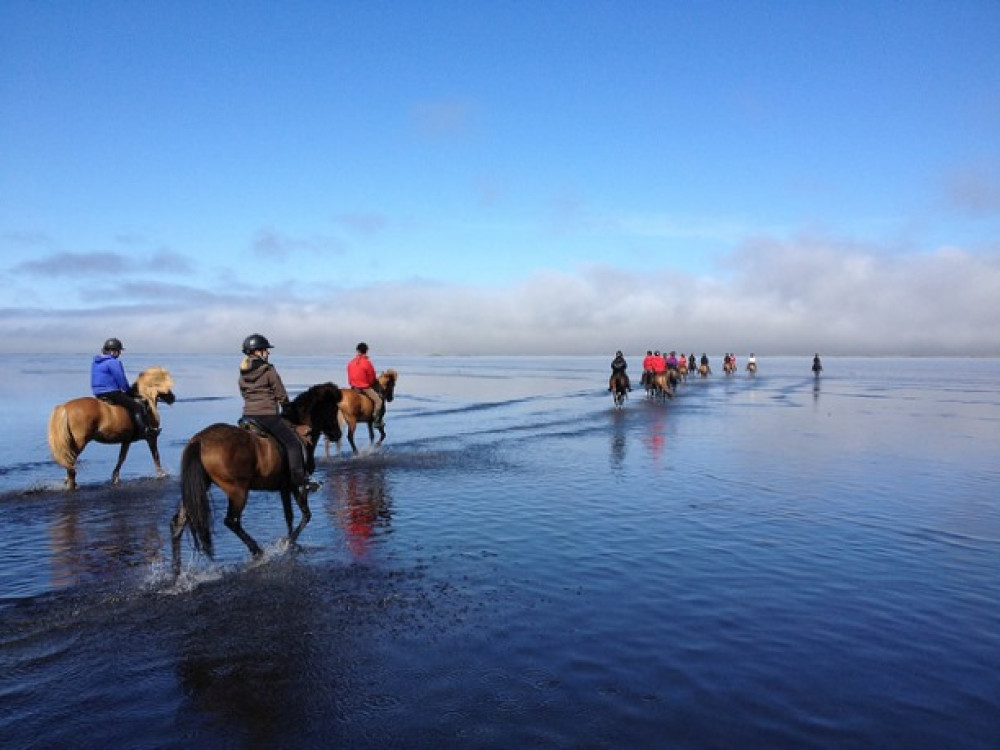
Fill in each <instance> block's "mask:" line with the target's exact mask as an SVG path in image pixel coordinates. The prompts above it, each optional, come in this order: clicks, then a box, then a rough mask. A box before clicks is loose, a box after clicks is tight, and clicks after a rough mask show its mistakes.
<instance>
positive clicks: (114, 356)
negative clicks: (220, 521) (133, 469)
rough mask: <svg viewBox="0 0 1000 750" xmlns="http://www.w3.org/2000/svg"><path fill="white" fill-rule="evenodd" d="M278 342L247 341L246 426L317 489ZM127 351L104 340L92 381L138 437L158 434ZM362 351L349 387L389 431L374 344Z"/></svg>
mask: <svg viewBox="0 0 1000 750" xmlns="http://www.w3.org/2000/svg"><path fill="white" fill-rule="evenodd" d="M273 348H274V346H273V345H272V344H271V342H270V341H268V340H267V337H266V336H264V335H262V334H259V333H254V334H251V335H250V336H247V337H246V338H245V339H244V340H243V347H242V350H243V355H244V357H243V359H242V361H241V362H240V366H239V388H240V394H241V395H242V396H243V415H242V417H241V419H240V426H242V427H247V428H248V429H254V428H256V429H257V431H259V432H262V433H264V434H267V435H271V436H272V437H274V438H275V439H276V440H277V441H278V442H279V443H280V444H281V446H282V447H283V448H284V450H285V454H286V456H287V460H288V468H289V473H290V475H291V483H292V485H293V487H295V488H296V490H297V491H299V492H303V493H309V492H315V491H316V490H317V489H319V486H320V485H319V483H318V482H316V481H315V480H313V479H312V478H311V477H310V476H309V474H308V472H307V467H306V463H307V456H306V452H305V447H304V445H303V442H302V439H301V438H300V436H299V434H298V433H297V432H296V430H295V429H293V427H292V425H291V424H290V422H289V421H288V420H287V419H286V418H285V410H286V409H287V408H288V406H289V404H290V399H289V397H288V391H287V390H286V389H285V386H284V383H283V382H282V380H281V376H280V375H279V374H278V371H277V369H276V368H275V367H274V365H273V364H271V362H270V361H269V356H270V352H271V349H273ZM124 350H125V347H124V346H123V345H122V342H121V341H120V340H119V339H117V338H109V339H108V340H107V341H105V342H104V346H103V347H102V348H101V353H100V354H98V355H95V356H94V359H93V361H92V363H91V370H90V383H91V390H92V391H93V394H94V396H96V397H97V398H98V399H100V400H101V401H105V402H107V403H109V404H114V405H116V406H121V407H124V408H125V410H126V411H127V412H128V414H129V415H130V417H131V420H132V425H133V434H132V439H133V440H149V439H151V438H155V437H156V436H157V435H158V434H159V432H160V428H159V427H158V426H157V425H156V424H154V422H156V421H157V420H154V419H153V418H151V415H150V413H149V407H148V406H147V404H146V402H145V401H144V400H143V399H140V398H138V397H137V395H136V393H135V388H134V386H130V385H129V382H128V378H127V377H126V375H125V368H124V366H123V365H122V362H121V359H120V358H121V354H122V352H123V351H124ZM355 351H356V354H355V356H354V358H353V359H351V361H350V362H348V364H347V380H348V384H349V386H350V387H351V388H352V389H353V390H356V391H359V392H361V393H363V394H365V395H366V396H367V397H368V398H370V399H371V401H372V403H373V405H374V409H373V418H372V426H373V427H374V428H376V429H379V430H383V429H384V424H383V419H384V417H385V399H384V398H383V394H382V389H381V386H380V384H379V379H378V377H377V375H376V374H375V367H374V366H373V365H372V363H371V360H369V359H368V344H366V343H365V342H363V341H362V342H361V343H359V344H358V345H357V347H355Z"/></svg>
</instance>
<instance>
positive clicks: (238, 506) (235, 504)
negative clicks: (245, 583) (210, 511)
mask: <svg viewBox="0 0 1000 750" xmlns="http://www.w3.org/2000/svg"><path fill="white" fill-rule="evenodd" d="M246 494H247V491H246V490H243V491H242V494H241V495H237V496H236V497H235V498H234V497H230V498H229V508H228V509H227V510H226V520H225V521H224V522H223V523H225V524H226V528H227V529H229V530H230V531H231V532H233V533H234V534H236V536H238V537H239V538H240V540H242V542H243V543H244V544H245V545H246V546H247V549H249V550H250V554H252V555H253V556H254V557H260V556H261V555H263V554H264V550H262V549H261V548H260V545H259V544H257V542H255V541H254V538H253V537H252V536H250V535H249V534H248V533H247V532H246V531H244V529H243V525H242V524H241V523H240V516H241V515H242V511H243V508H245V507H246V504H247V497H246Z"/></svg>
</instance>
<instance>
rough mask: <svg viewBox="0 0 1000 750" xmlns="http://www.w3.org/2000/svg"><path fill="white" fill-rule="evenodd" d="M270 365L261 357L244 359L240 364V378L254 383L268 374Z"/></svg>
mask: <svg viewBox="0 0 1000 750" xmlns="http://www.w3.org/2000/svg"><path fill="white" fill-rule="evenodd" d="M267 365H268V363H267V362H265V361H264V360H262V359H261V358H260V357H244V358H243V361H242V362H240V376H241V377H244V378H246V379H247V380H250V381H253V380H256V379H257V378H259V377H262V376H263V375H264V373H265V372H267Z"/></svg>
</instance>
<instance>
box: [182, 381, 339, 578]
mask: <svg viewBox="0 0 1000 750" xmlns="http://www.w3.org/2000/svg"><path fill="white" fill-rule="evenodd" d="M340 398H341V391H340V388H338V387H337V386H336V385H334V384H333V383H322V384H320V385H314V386H312V387H311V388H310V389H309V390H307V391H306V392H305V393H301V394H299V395H298V396H296V397H295V399H294V400H293V401H292V403H291V405H290V406H289V407H287V408H286V411H285V415H286V418H288V419H289V421H291V422H292V423H293V424H294V425H295V430H296V432H298V433H299V435H300V436H303V435H305V437H306V467H307V469H312V468H313V467H314V465H315V464H314V460H313V454H314V453H315V451H316V441H315V439H313V438H314V436H316V435H317V434H318V433H320V432H322V433H323V434H324V435H326V436H327V437H331V436H332V437H333V438H334V439H336V438H338V437H339V436H340V430H339V428H338V427H337V420H336V417H335V415H336V410H337V404H339V403H340ZM212 484H215V485H218V487H219V488H220V489H221V490H222V491H223V492H224V493H225V494H226V497H227V498H228V499H229V508H228V510H227V511H226V520H225V524H226V527H227V528H229V530H230V531H232V532H233V533H234V534H236V536H238V537H239V538H240V539H241V540H242V542H243V543H244V544H245V545H246V546H247V549H249V550H250V553H251V554H252V555H253V556H254V557H259V556H260V555H261V554H262V552H263V550H261V548H260V545H258V544H257V542H256V541H254V539H253V537H251V536H250V535H249V534H248V533H247V532H246V531H244V529H243V526H242V524H241V523H240V518H241V516H242V515H243V509H244V508H245V507H246V504H247V497H248V496H249V494H250V490H271V491H275V490H277V491H278V492H280V493H281V504H282V507H283V508H284V511H285V523H286V525H287V526H288V541H289V543H291V542H294V541H295V540H296V538H298V536H299V533H300V532H301V531H302V529H303V528H304V527H305V525H306V524H307V523H309V519H310V518H312V513H311V512H310V510H309V504H308V502H307V498H306V493H305V492H300V491H299V489H298V488H296V487H293V486H292V477H291V473H290V472H289V470H288V461H287V460H286V458H285V454H284V450H283V449H282V447H281V445H280V444H279V443H278V441H277V440H276V439H275V438H273V437H270V436H266V435H261V434H257V433H256V432H254V431H251V430H250V429H247V428H244V427H235V426H233V425H229V424H222V423H217V424H213V425H210V426H208V427H206V428H205V429H203V430H202V431H201V432H199V433H198V434H196V435H195V436H194V437H192V438H191V439H190V440H189V441H188V444H187V445H186V446H185V447H184V452H183V454H181V504H180V507H179V508H178V509H177V513H176V515H175V516H174V517H173V520H172V521H171V522H170V535H171V539H172V546H173V561H174V573H175V574H177V573H180V545H181V535H182V534H183V533H184V527H185V526H188V527H189V528H190V531H191V538H192V540H193V542H194V547H195V549H196V550H203V551H204V552H205V553H206V554H207V555H208V556H209V557H211V556H212V553H213V549H212V519H211V511H212V507H211V503H210V501H209V497H208V489H209V487H211V485H212ZM293 495H294V496H295V501H296V502H297V503H298V506H299V511H300V513H301V518H300V519H299V524H298V526H296V527H295V528H294V529H293V528H292V520H293V516H292V496H293Z"/></svg>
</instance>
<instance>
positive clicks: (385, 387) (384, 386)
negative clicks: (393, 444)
mask: <svg viewBox="0 0 1000 750" xmlns="http://www.w3.org/2000/svg"><path fill="white" fill-rule="evenodd" d="M398 379H399V374H398V373H397V372H396V371H395V370H386V371H385V372H383V373H382V374H381V375H379V376H378V384H379V389H380V390H381V392H382V398H384V399H385V402H386V403H387V404H388V403H391V402H392V399H393V398H394V397H395V392H396V381H397V380H398ZM374 412H375V402H373V401H372V400H371V399H370V398H368V396H366V395H365V394H364V393H362V392H361V391H358V390H354V389H351V390H345V391H344V398H343V400H341V402H340V406H339V408H338V416H337V418H338V421H339V423H340V427H341V429H344V428H346V430H347V442H348V443H350V444H351V450H352V451H353V452H354V453H357V452H358V446H357V444H356V443H355V442H354V430H355V429H356V428H357V426H358V422H363V423H366V424H367V425H368V440H369V443H370V444H371V445H381V444H382V441H384V440H385V425H380V426H379V428H378V431H379V439H378V442H377V443H376V442H375V426H374V424H373V419H374V416H375V414H374ZM334 442H335V443H336V444H337V453H340V437H339V436H338V437H337V438H335V439H334ZM323 449H324V453H325V455H326V457H327V458H329V457H330V438H329V437H327V438H326V442H325V443H324V446H323Z"/></svg>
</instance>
